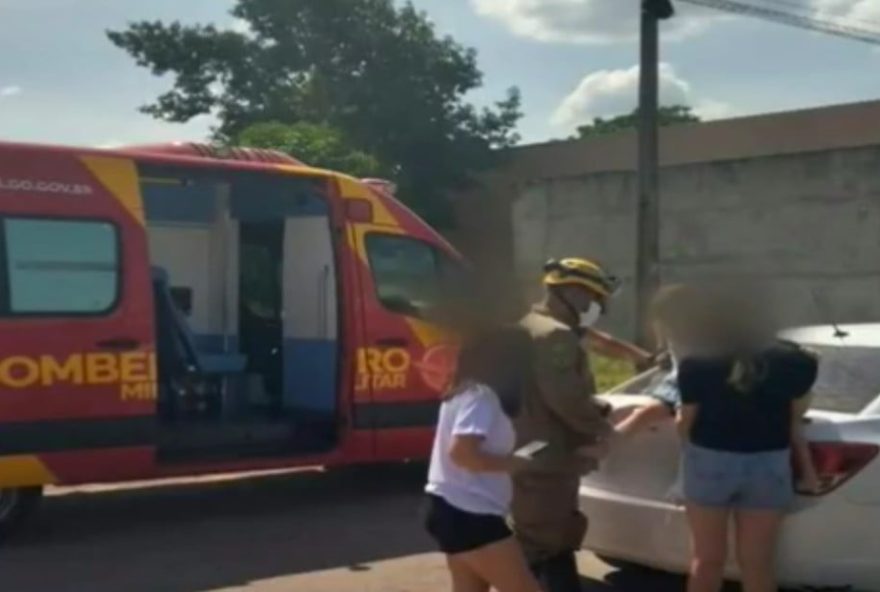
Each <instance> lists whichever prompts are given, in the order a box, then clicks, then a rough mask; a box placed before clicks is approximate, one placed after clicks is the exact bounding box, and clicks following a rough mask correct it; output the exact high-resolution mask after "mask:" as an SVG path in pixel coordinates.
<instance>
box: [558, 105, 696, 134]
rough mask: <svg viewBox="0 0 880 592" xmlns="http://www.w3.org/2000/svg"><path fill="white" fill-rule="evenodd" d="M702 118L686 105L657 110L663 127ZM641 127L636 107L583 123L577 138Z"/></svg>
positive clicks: (658, 120) (658, 119)
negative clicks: (621, 113) (615, 114)
mask: <svg viewBox="0 0 880 592" xmlns="http://www.w3.org/2000/svg"><path fill="white" fill-rule="evenodd" d="M699 121H700V118H699V117H697V115H695V114H694V112H693V109H691V108H690V107H688V106H685V105H672V106H669V107H660V108H659V109H658V111H657V122H658V124H659V125H660V126H661V127H664V126H667V125H676V124H680V123H697V122H699ZM638 127H639V110H638V109H636V110H635V111H633V112H632V113H630V114H628V115H619V116H617V117H612V118H610V119H603V118H601V117H597V118H596V119H594V120H593V121H592V123H589V124H587V125H582V126H580V127H579V128H578V130H577V136H575V137H576V138H592V137H595V136H605V135H608V134H614V133H617V132H621V131H624V130H629V129H634V128H638Z"/></svg>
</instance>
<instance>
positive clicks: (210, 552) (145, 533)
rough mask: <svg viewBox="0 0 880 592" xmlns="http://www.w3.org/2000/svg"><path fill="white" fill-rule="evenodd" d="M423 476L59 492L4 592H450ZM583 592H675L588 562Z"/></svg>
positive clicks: (415, 471)
mask: <svg viewBox="0 0 880 592" xmlns="http://www.w3.org/2000/svg"><path fill="white" fill-rule="evenodd" d="M422 479H423V469H419V468H416V467H413V468H409V467H403V468H392V469H387V468H383V469H359V470H345V471H338V472H329V473H323V472H300V473H288V474H275V475H268V476H266V475H262V476H238V477H237V478H235V479H222V480H211V479H208V480H205V479H200V480H185V481H181V482H175V483H171V484H163V485H161V486H156V485H149V486H147V485H137V486H126V487H124V488H121V487H91V488H80V489H75V490H67V491H57V492H53V494H52V495H51V496H49V497H48V499H47V500H46V503H45V504H44V506H43V508H42V511H41V513H40V515H39V517H38V519H37V520H36V521H35V522H34V523H32V524H30V525H29V528H28V529H27V530H26V532H25V533H24V534H23V535H22V536H20V537H18V538H17V539H16V540H15V541H14V542H12V543H9V544H7V545H6V546H5V547H3V548H0V589H2V590H3V591H4V592H66V591H75V592H208V591H215V592H219V591H224V592H225V591H232V590H247V591H260V592H275V591H279V592H280V591H296V592H349V591H351V592H360V591H364V592H416V591H418V592H431V591H435V590H436V591H443V590H447V589H448V580H447V578H446V574H445V570H444V565H443V559H442V556H440V555H438V554H437V553H434V552H433V549H432V546H431V542H430V541H429V540H428V539H427V538H426V536H425V535H424V534H423V533H422V530H421V528H420V525H419V519H418V513H419V504H420V499H421V496H420V489H421V485H422ZM580 559H581V568H582V573H583V575H584V590H585V591H586V592H605V591H614V590H620V591H624V592H635V591H639V592H644V591H646V590H650V591H652V592H666V591H669V592H672V591H673V590H675V591H678V590H681V589H682V582H681V580H680V579H679V578H675V577H672V576H665V575H660V574H653V573H634V572H629V571H627V572H615V571H612V570H609V568H608V567H607V566H605V565H604V564H602V563H600V562H599V561H598V560H596V559H595V558H593V557H592V556H590V555H589V554H587V553H583V554H582V557H581V558H580Z"/></svg>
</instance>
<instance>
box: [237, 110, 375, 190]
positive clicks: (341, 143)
mask: <svg viewBox="0 0 880 592" xmlns="http://www.w3.org/2000/svg"><path fill="white" fill-rule="evenodd" d="M235 144H237V145H239V146H246V147H249V148H268V149H272V150H280V151H281V152H284V153H287V154H290V155H291V156H293V157H295V158H298V159H300V160H302V161H303V162H305V163H306V164H308V165H310V166H314V167H319V168H324V169H331V170H334V171H340V172H343V173H347V174H349V175H351V176H353V177H359V178H363V177H379V176H384V175H386V174H387V171H385V170H383V168H382V165H381V163H380V162H379V159H377V158H376V157H375V156H373V155H371V154H367V153H366V152H364V151H362V150H356V149H354V148H352V147H351V144H350V143H349V142H348V141H347V140H346V138H345V136H344V135H343V134H342V133H341V132H340V131H339V130H337V129H334V128H332V127H330V126H328V125H322V124H315V123H294V124H292V125H288V124H286V123H280V122H277V121H270V122H266V123H255V124H254V125H252V126H250V127H248V128H245V129H244V130H243V131H242V132H241V133H240V134H239V135H238V137H237V138H236V140H235Z"/></svg>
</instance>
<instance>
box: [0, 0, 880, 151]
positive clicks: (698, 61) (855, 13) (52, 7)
mask: <svg viewBox="0 0 880 592" xmlns="http://www.w3.org/2000/svg"><path fill="white" fill-rule="evenodd" d="M747 1H750V2H763V3H764V4H775V5H778V6H782V7H791V6H792V5H794V4H799V5H801V6H805V7H807V8H808V9H809V10H810V11H811V13H812V14H813V15H815V16H816V17H817V18H823V19H828V18H845V19H846V20H847V22H849V23H859V24H862V25H864V26H865V27H869V28H872V29H873V30H875V31H880V0H747ZM233 3H234V0H149V1H144V0H0V140H11V141H24V142H52V143H62V144H76V145H87V146H118V145H125V144H138V143H148V142H165V141H177V140H202V139H204V138H206V137H207V136H208V135H209V133H210V129H211V126H212V123H213V122H212V120H211V118H210V116H203V117H199V118H197V119H195V120H193V121H190V122H188V123H186V124H172V123H167V122H162V121H157V120H155V119H153V118H151V117H150V116H148V115H144V114H142V113H140V112H139V111H138V107H139V106H140V105H143V104H146V103H149V102H151V100H152V99H154V98H155V97H156V96H157V95H158V94H160V93H161V92H163V91H164V90H167V89H168V88H170V81H169V80H168V79H162V78H157V77H154V76H152V75H151V74H150V72H149V71H148V70H146V69H143V68H139V67H138V66H136V64H135V63H134V61H133V60H132V59H131V58H130V57H129V56H128V55H127V54H125V52H123V51H121V50H119V49H117V48H116V47H115V46H113V45H112V44H111V43H110V42H109V41H108V40H107V38H106V36H105V34H104V32H105V31H106V30H107V29H119V28H123V27H124V26H125V24H126V23H127V22H130V21H136V20H142V19H150V20H154V19H159V20H166V21H167V20H180V21H182V22H185V23H196V22H200V23H209V22H210V23H215V24H217V25H219V26H222V27H239V26H240V23H236V22H234V21H233V19H232V18H231V17H230V16H229V15H228V11H229V8H230V7H231V6H232V5H233ZM413 3H414V4H415V5H416V6H417V7H418V8H420V9H422V10H424V11H425V12H426V13H427V14H428V16H429V17H430V18H431V19H432V20H433V21H434V23H435V24H436V27H437V29H438V31H439V32H440V33H441V34H444V35H451V36H453V37H454V38H455V39H456V40H457V41H459V42H461V43H462V44H464V45H467V46H470V47H474V48H476V50H477V51H478V56H479V64H480V67H481V69H482V70H483V72H484V86H483V87H482V88H480V89H479V90H477V91H474V92H473V93H472V94H471V95H470V96H469V97H468V100H470V101H472V102H474V103H476V104H478V105H486V104H491V103H492V102H493V101H494V100H497V99H500V98H503V96H504V93H505V91H506V89H508V88H509V87H511V86H517V87H519V88H520V90H521V91H522V95H523V107H524V113H525V116H524V117H523V119H522V121H521V123H520V127H519V132H520V134H521V135H522V138H523V141H524V142H527V143H528V142H540V141H545V140H549V139H554V138H564V137H568V136H570V135H571V134H572V133H573V132H574V130H575V129H576V128H577V126H578V125H580V124H583V123H587V122H589V121H591V120H592V119H593V118H594V117H608V116H613V115H617V114H621V113H625V112H629V111H631V110H632V109H633V108H634V107H635V105H636V101H637V95H636V90H637V81H638V74H639V72H638V42H637V36H636V32H637V21H636V15H637V9H638V0H413ZM677 7H678V15H677V16H676V18H675V19H673V20H671V21H669V22H667V23H664V25H663V30H662V49H661V55H662V57H661V59H662V65H661V70H660V72H661V85H660V87H661V100H662V101H663V102H664V103H667V104H675V103H679V104H681V103H683V104H688V105H690V106H692V107H693V108H694V109H695V110H696V111H697V113H698V114H699V115H700V116H701V117H703V118H704V119H718V118H727V117H736V116H742V115H750V114H757V113H766V112H775V111H785V110H791V109H802V108H809V107H817V106H823V105H830V104H836V103H848V102H857V101H865V100H874V99H880V75H878V74H880V46H871V45H868V44H863V43H859V42H855V41H851V40H846V39H839V38H836V37H832V36H829V35H824V34H820V33H813V32H809V31H803V30H801V29H797V28H792V27H786V26H781V25H777V24H771V23H767V22H764V21H761V20H757V19H753V18H746V17H741V16H732V15H724V14H723V13H718V12H714V11H711V10H708V9H705V8H695V7H692V6H690V5H688V4H685V3H683V2H680V1H679V2H677ZM878 36H880V35H878Z"/></svg>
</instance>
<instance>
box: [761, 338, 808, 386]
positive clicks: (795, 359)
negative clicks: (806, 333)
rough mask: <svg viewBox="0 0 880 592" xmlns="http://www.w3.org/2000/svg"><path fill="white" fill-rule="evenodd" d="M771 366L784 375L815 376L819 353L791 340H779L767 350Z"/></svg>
mask: <svg viewBox="0 0 880 592" xmlns="http://www.w3.org/2000/svg"><path fill="white" fill-rule="evenodd" d="M766 355H767V356H768V358H769V360H770V363H771V367H775V368H777V369H778V370H779V371H780V372H781V373H783V374H785V375H796V376H805V377H811V376H812V377H815V375H816V373H817V372H818V369H819V355H818V354H817V353H816V352H813V351H811V350H809V349H808V348H806V347H804V346H802V345H800V344H798V343H794V342H791V341H779V342H778V343H775V344H774V345H773V346H772V347H770V348H769V349H768V350H767V354H766Z"/></svg>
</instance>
